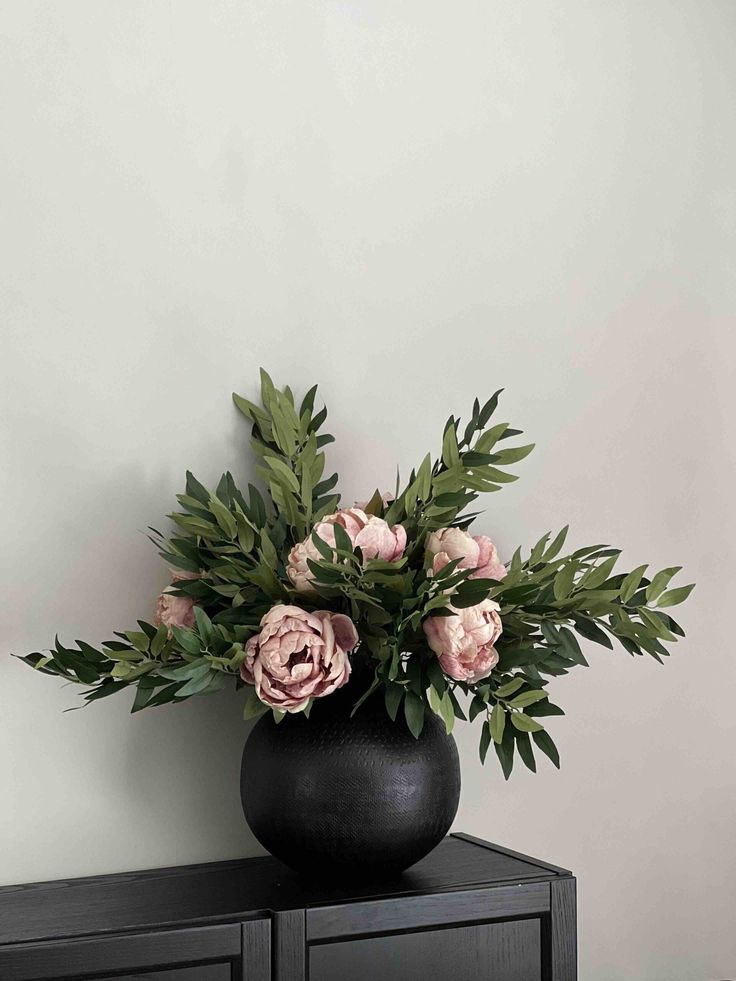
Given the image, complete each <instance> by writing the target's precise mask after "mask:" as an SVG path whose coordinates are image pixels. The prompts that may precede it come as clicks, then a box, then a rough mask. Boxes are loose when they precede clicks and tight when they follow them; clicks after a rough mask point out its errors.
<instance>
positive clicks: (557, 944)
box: [545, 877, 578, 981]
mask: <svg viewBox="0 0 736 981" xmlns="http://www.w3.org/2000/svg"><path fill="white" fill-rule="evenodd" d="M550 889H551V894H550V901H551V902H550V907H551V908H550V916H549V922H550V936H549V981H577V976H578V963H577V897H576V883H575V879H574V878H572V877H570V878H568V879H559V880H557V881H556V882H553V883H551V884H550ZM545 981H546V979H545Z"/></svg>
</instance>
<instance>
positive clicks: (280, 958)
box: [273, 910, 307, 981]
mask: <svg viewBox="0 0 736 981" xmlns="http://www.w3.org/2000/svg"><path fill="white" fill-rule="evenodd" d="M273 944H274V960H273V968H274V971H273V973H274V981H305V978H306V977H307V938H306V923H305V913H304V910H289V911H288V912H285V913H276V915H275V916H274V918H273Z"/></svg>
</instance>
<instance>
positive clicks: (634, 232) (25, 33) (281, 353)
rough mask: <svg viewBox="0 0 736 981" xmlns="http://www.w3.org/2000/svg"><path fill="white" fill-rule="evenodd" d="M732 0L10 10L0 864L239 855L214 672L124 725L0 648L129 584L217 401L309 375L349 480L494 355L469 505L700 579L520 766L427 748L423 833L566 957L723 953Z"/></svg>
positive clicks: (0, 31) (23, 641)
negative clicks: (552, 758)
mask: <svg viewBox="0 0 736 981" xmlns="http://www.w3.org/2000/svg"><path fill="white" fill-rule="evenodd" d="M735 41H736V8H734V5H733V4H732V3H730V2H728V0H721V2H718V0H651V2H649V3H646V4H642V3H637V2H635V0H622V2H618V3H608V2H603V0H588V2H582V0H572V2H567V3H563V4H560V3H557V2H551V0H540V2H536V3H526V4H524V3H521V4H520V3H518V2H512V0H491V2H489V0H484V2H474V0H460V2H458V3H454V4H444V3H421V2H418V0H408V2H404V3H401V4H396V3H389V2H385V0H373V2H363V3H360V2H337V0H319V2H311V0H307V2H301V3H294V2H284V0H268V2H266V0H253V2H249V0H246V2H243V0H237V2H236V0H208V2H207V3H197V2H194V0H178V2H173V0H171V2H165V0H145V2H144V0H129V2H119V0H108V2H106V3H100V2H97V0H86V2H85V0H68V2H65V3H53V2H39V0H15V2H12V0H4V2H2V3H0V92H2V140H1V141H0V187H1V188H2V211H3V218H2V224H1V227H0V243H1V248H2V256H1V262H0V266H1V268H2V275H1V280H2V295H1V298H0V303H1V306H2V330H3V338H2V359H1V363H0V399H1V400H2V411H1V415H0V434H1V439H2V443H1V447H2V465H1V466H0V493H1V497H0V500H1V501H2V509H1V510H0V541H2V547H1V548H0V568H1V569H2V603H1V604H0V608H1V610H2V612H1V613H0V616H1V618H2V651H3V654H2V658H1V659H0V794H1V795H2V804H1V805H0V881H2V882H3V883H14V882H19V881H26V880H36V879H49V878H56V877H64V876H76V875H85V874H91V873H100V872H114V871H118V870H124V869H131V868H142V867H146V866H158V865H166V864H177V863H182V862H198V861H206V860H214V859H224V858H228V857H232V856H240V855H249V854H255V853H257V852H258V846H257V845H256V843H255V842H254V840H253V839H252V837H251V836H250V834H249V833H248V830H247V829H246V827H245V824H244V821H243V817H242V813H241V811H240V804H239V800H238V785H237V777H238V768H239V762H240V753H241V749H242V744H243V740H244V736H245V734H246V726H245V725H244V723H243V722H242V720H241V704H240V699H239V698H238V697H237V696H236V695H234V694H233V695H223V696H221V697H219V698H216V699H213V700H205V699H202V700H197V699H194V700H192V701H190V702H188V703H187V704H185V705H182V706H180V707H178V708H166V709H161V710H153V711H150V712H144V713H142V714H141V715H138V716H134V717H131V716H129V715H128V710H129V705H128V704H124V703H123V702H117V703H115V702H113V703H109V702H108V703H106V704H104V705H102V706H97V707H91V708H89V709H85V710H84V711H79V712H70V713H68V714H62V710H64V709H67V708H70V707H72V706H74V705H76V704H77V693H76V692H75V691H74V690H72V689H71V688H63V687H61V686H60V685H59V684H58V683H57V682H56V681H55V680H53V679H47V678H44V677H40V676H34V675H33V674H32V673H31V672H30V671H29V670H28V669H27V668H26V667H25V666H23V665H22V664H20V663H19V662H17V661H14V660H12V659H11V658H10V657H9V653H10V652H18V653H25V652H27V651H28V650H34V649H38V648H41V647H44V646H45V645H47V644H48V643H49V642H50V641H51V640H52V639H53V636H54V634H55V633H56V632H57V631H58V633H59V634H60V636H61V637H63V638H65V639H67V640H72V639H73V638H75V637H82V638H84V639H88V640H90V641H100V640H103V639H105V638H107V637H109V636H110V633H111V630H112V629H122V628H124V627H127V626H129V625H130V624H131V623H133V622H134V620H135V618H136V617H137V616H139V615H142V616H147V615H149V614H150V611H151V608H152V604H153V603H154V598H155V595H156V593H157V591H158V590H159V589H160V588H161V587H162V586H163V584H164V582H165V581H166V572H165V569H164V567H163V565H162V563H161V562H160V560H159V559H158V558H157V556H156V554H155V552H154V550H153V549H152V548H151V546H150V545H149V543H148V542H147V540H146V538H145V537H144V535H143V534H142V531H143V530H144V529H145V527H146V526H147V525H148V524H154V525H156V524H159V523H160V522H161V520H162V519H161V515H162V514H165V513H166V512H167V511H168V510H170V507H171V505H172V503H173V495H174V493H175V492H177V491H179V490H180V488H181V486H182V484H183V475H184V470H185V469H186V468H187V467H190V468H192V469H193V470H194V471H195V472H196V473H197V474H198V476H199V477H200V479H202V480H203V481H205V482H212V481H214V480H215V479H216V478H217V476H218V475H219V473H220V472H221V470H222V469H224V468H227V467H229V468H232V469H233V470H234V471H235V473H236V475H238V476H239V477H241V478H245V477H247V476H248V474H249V468H250V462H249V458H248V454H247V452H246V450H245V446H246V439H247V430H246V427H245V426H244V425H243V424H241V422H240V421H239V419H238V418H236V413H235V410H234V409H233V407H232V405H231V403H230V393H231V391H232V390H233V389H236V390H239V391H240V392H242V393H244V394H251V393H253V392H254V390H255V387H256V381H257V369H258V366H259V365H265V366H267V367H268V368H269V369H270V370H271V372H272V373H273V375H274V376H275V378H276V379H277V380H278V381H280V382H281V383H282V384H284V383H286V382H291V383H292V384H293V385H294V386H295V387H296V388H297V389H298V390H305V389H306V388H307V387H308V386H309V385H310V384H311V383H312V382H313V381H319V382H320V383H321V385H322V393H323V396H324V397H325V399H326V400H327V402H328V405H329V407H330V409H331V413H332V416H331V421H332V428H333V431H334V432H335V434H336V436H337V438H338V442H337V444H336V446H335V448H334V451H333V452H332V454H331V461H332V462H333V463H334V464H335V465H336V466H337V467H338V468H339V470H340V471H341V473H342V489H343V493H344V497H345V499H346V500H347V501H352V500H353V499H354V498H356V497H363V496H365V495H366V494H367V493H368V492H370V491H371V490H372V489H373V488H374V486H375V485H376V484H378V485H379V486H388V485H390V484H391V482H392V480H393V474H394V468H395V464H396V462H400V463H401V464H402V466H403V467H404V468H408V467H409V466H410V465H411V464H412V463H413V462H414V461H416V460H418V459H420V458H421V456H422V455H423V454H424V453H425V452H426V451H427V450H428V449H429V448H430V447H436V446H437V445H438V442H439V437H440V434H441V428H442V425H443V423H444V420H445V419H446V417H447V415H448V414H449V413H450V411H454V412H463V411H464V412H465V413H467V410H468V408H469V406H470V404H471V402H472V399H473V397H474V396H475V395H476V394H478V395H481V396H482V395H484V394H490V393H491V392H492V391H493V390H495V388H497V387H500V386H502V385H503V386H506V389H507V391H506V394H505V396H504V400H503V402H502V409H501V418H502V419H505V420H508V421H510V422H511V423H513V424H514V425H517V426H519V427H521V428H523V429H524V430H525V431H526V432H527V433H528V434H529V435H530V437H531V438H532V439H533V440H535V441H536V442H537V443H538V449H537V450H536V452H535V453H534V454H533V455H532V457H531V458H530V459H529V460H528V461H527V462H526V463H525V464H523V465H522V466H521V468H520V471H521V472H522V474H523V477H522V479H521V480H520V481H519V482H518V484H515V485H514V486H512V487H509V488H508V489H506V490H504V491H503V493H502V494H498V495H494V497H493V499H489V500H488V502H487V503H488V512H487V514H486V516H485V517H484V518H483V519H482V520H481V522H480V527H481V528H482V530H483V531H485V532H486V533H489V534H491V535H492V536H493V537H494V539H495V540H497V542H498V543H499V546H500V547H501V551H502V553H503V554H504V555H505V556H506V557H508V556H510V554H511V551H512V550H513V548H514V547H515V546H516V545H517V544H518V543H527V544H531V543H533V542H534V541H536V539H537V538H538V537H539V536H540V535H541V534H542V533H543V532H545V531H547V530H548V529H557V528H558V527H560V526H561V525H563V524H564V523H565V522H567V521H570V522H571V524H572V532H571V539H572V542H573V545H575V546H577V545H580V544H588V543H592V542H593V541H599V540H600V541H608V542H610V543H613V544H617V545H619V546H621V547H623V548H624V549H625V560H626V562H627V564H628V566H629V567H630V568H631V567H633V566H635V565H638V564H639V563H640V562H643V561H647V560H650V561H651V562H652V563H654V564H656V565H658V566H664V565H670V564H683V565H684V566H685V567H686V578H685V579H683V582H686V581H691V580H692V579H695V580H697V581H698V583H699V587H698V590H697V592H696V593H695V594H694V597H693V599H692V601H691V602H690V603H689V605H688V606H687V607H686V608H685V609H684V610H683V611H682V616H681V619H682V621H683V624H684V626H685V627H686V628H687V630H688V639H687V640H686V641H684V642H682V643H681V644H680V645H679V647H678V648H677V649H676V652H675V653H674V656H673V657H672V658H671V661H670V663H668V664H667V665H666V666H665V667H660V666H659V665H658V664H656V663H655V662H654V661H652V660H646V661H640V660H637V661H636V662H634V661H632V659H631V658H630V657H629V656H628V655H627V654H626V653H625V652H624V651H623V650H619V651H617V652H616V653H615V655H614V654H610V653H608V652H606V651H604V650H603V649H602V648H601V649H598V648H596V649H593V650H591V651H590V654H591V661H592V664H591V667H590V669H589V670H587V671H586V670H583V669H580V671H579V672H578V674H577V675H573V676H570V677H569V678H564V679H561V680H559V681H558V682H556V683H555V685H554V692H555V695H556V700H557V701H560V702H561V703H562V704H563V705H564V706H565V708H566V709H567V713H568V714H567V716H566V718H564V719H560V720H555V725H554V727H553V729H552V731H553V734H554V737H555V739H556V740H557V742H558V744H559V746H560V749H561V752H562V756H563V768H562V771H561V772H560V773H557V772H556V771H555V770H553V768H552V767H551V766H548V765H546V763H545V762H542V765H541V772H540V773H539V774H538V775H537V776H536V777H534V776H532V775H531V774H529V773H527V772H526V771H524V770H523V769H522V770H520V771H518V772H516V773H515V775H514V776H513V778H512V780H511V781H510V782H509V783H508V784H505V783H504V781H503V779H502V777H501V775H500V772H499V771H498V770H497V768H496V767H495V765H490V766H488V767H487V768H486V769H485V770H483V769H482V768H481V766H480V764H479V763H478V761H477V756H476V741H477V735H478V734H477V732H476V731H475V730H473V729H470V728H466V729H462V730H461V731H460V735H459V737H458V740H459V743H460V747H461V753H462V757H463V779H464V791H463V798H462V804H461V808H460V813H459V815H458V819H457V823H456V827H457V829H463V830H466V831H468V832H471V833H474V834H477V835H480V836H484V837H487V838H489V839H491V840H494V841H498V842H500V843H503V844H505V845H507V846H510V847H512V848H515V849H519V850H523V851H528V852H530V853H532V854H536V855H539V856H540V857H543V858H546V859H549V860H551V861H553V862H556V863H558V864H561V865H565V866H568V867H570V868H572V869H574V870H575V871H576V873H577V874H578V875H579V901H580V959H581V978H582V979H583V981H614V979H615V981H619V979H626V981H711V979H713V981H715V979H721V978H726V977H728V978H734V977H736V939H735V937H736V935H735V934H734V930H733V916H734V907H735V905H736V886H735V885H734V874H733V872H734V859H736V844H735V841H734V834H733V830H734V818H735V816H736V806H735V805H736V799H735V798H736V794H735V789H734V788H735V785H736V779H735V777H736V773H735V766H734V737H735V736H736V722H735V721H734V718H735V716H736V713H735V712H734V688H733V685H734V681H736V673H735V670H734V652H733V642H732V639H731V637H730V635H731V633H732V630H731V621H732V612H733V610H732V606H733V601H732V589H733V573H732V558H731V551H732V549H731V543H732V542H733V539H734V532H736V529H735V528H734V521H733V516H732V502H733V497H734V491H735V490H736V486H735V483H736V482H735V480H734V467H733V464H734V453H733V442H732V441H733V429H732V420H733V417H732V412H733V408H734V394H733V387H732V386H733V371H732V358H733V354H734V343H733V333H732V332H733V326H734V324H733V319H732V318H733V300H734V295H735V294H734V280H733V269H734V265H733V263H734V259H735V258H736V255H735V253H736V248H735V244H736V243H735V239H734V227H735V226H734V219H735V218H736V195H735V193H734V183H733V174H734V172H735V171H736V152H735V151H736V132H735V128H734V123H733V98H734V95H733V94H734V85H735V84H736V68H735V67H734V66H735V65H736V62H735V61H734V58H733V50H734V42H735Z"/></svg>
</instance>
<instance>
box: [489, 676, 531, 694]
mask: <svg viewBox="0 0 736 981" xmlns="http://www.w3.org/2000/svg"><path fill="white" fill-rule="evenodd" d="M523 685H524V679H523V678H513V679H512V680H511V681H509V682H507V683H506V684H505V685H501V687H500V688H497V689H496V691H495V692H494V695H496V697H497V698H508V696H509V695H513V694H514V692H515V691H518V690H519V689H520V688H521V687H522V686H523Z"/></svg>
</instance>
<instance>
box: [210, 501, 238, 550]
mask: <svg viewBox="0 0 736 981" xmlns="http://www.w3.org/2000/svg"><path fill="white" fill-rule="evenodd" d="M208 507H209V509H210V511H211V512H212V514H213V515H214V516H215V521H217V523H218V525H219V526H220V528H222V530H223V531H224V532H225V534H226V535H227V537H228V538H230V539H233V538H235V536H236V535H237V533H238V526H237V523H236V521H235V518H234V517H233V516H232V514H231V513H230V511H229V510H228V508H226V507H225V505H224V504H223V503H222V501H220V500H219V498H217V497H215V495H214V494H213V495H212V496H211V497H210V499H209V503H208Z"/></svg>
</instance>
